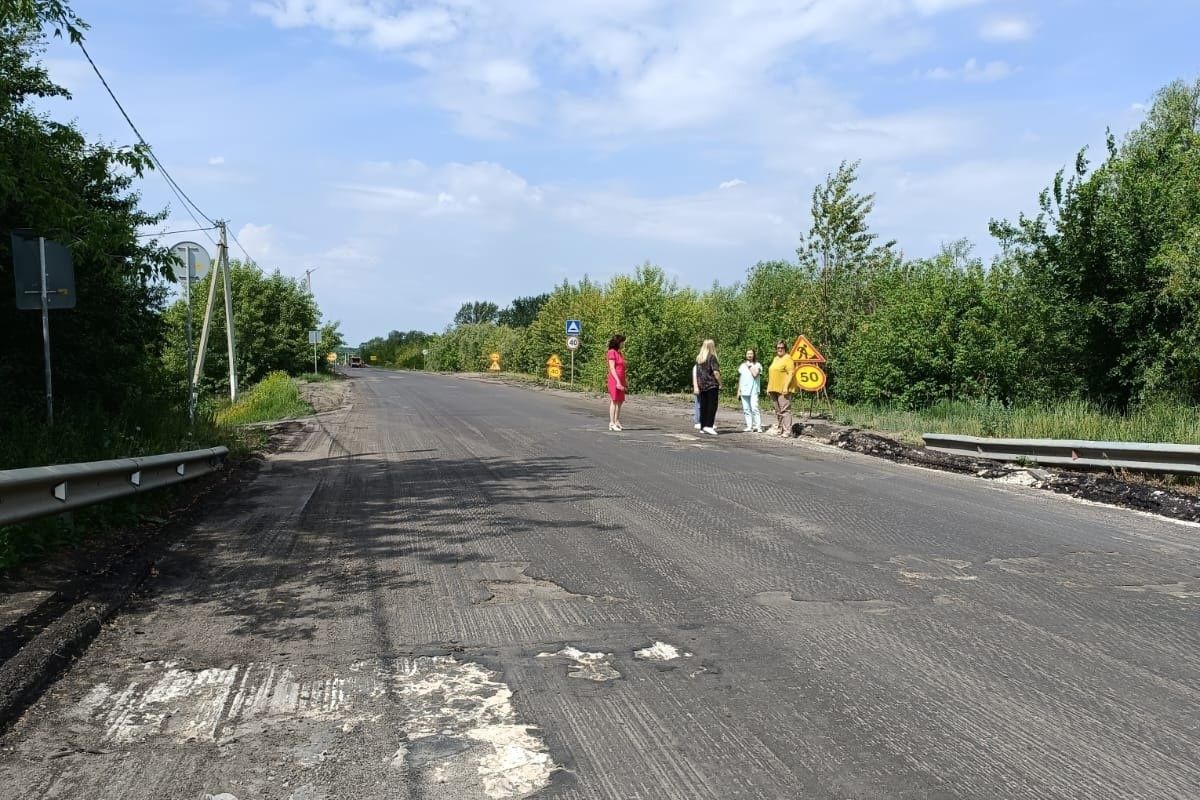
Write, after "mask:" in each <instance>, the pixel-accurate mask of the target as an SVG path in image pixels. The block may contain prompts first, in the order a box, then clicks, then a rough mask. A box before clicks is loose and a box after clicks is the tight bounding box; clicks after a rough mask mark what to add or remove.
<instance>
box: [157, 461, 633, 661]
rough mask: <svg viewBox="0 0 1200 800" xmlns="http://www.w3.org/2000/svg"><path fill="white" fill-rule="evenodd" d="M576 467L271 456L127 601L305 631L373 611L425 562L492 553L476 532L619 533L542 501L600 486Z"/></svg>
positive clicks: (249, 625)
mask: <svg viewBox="0 0 1200 800" xmlns="http://www.w3.org/2000/svg"><path fill="white" fill-rule="evenodd" d="M579 470H580V467H579V462H578V460H576V459H570V458H549V457H543V458H504V457H495V458H465V459H446V458H414V459H405V460H399V461H390V460H387V459H384V458H380V457H378V456H377V455H376V454H371V455H367V456H345V455H342V456H336V457H331V458H326V459H317V460H312V461H298V462H290V463H289V462H278V463H277V464H276V466H275V467H274V468H273V469H272V470H271V471H270V472H268V473H264V474H262V475H260V476H259V478H258V483H259V484H260V485H261V486H260V487H256V486H251V487H249V488H250V491H247V492H243V493H242V495H241V497H240V498H238V499H236V500H231V501H230V502H228V503H227V504H226V505H225V507H224V508H222V509H220V510H219V511H218V512H217V514H216V516H215V517H214V518H211V519H210V522H209V523H208V524H207V525H206V526H205V530H204V531H202V532H200V533H198V534H197V535H196V536H194V537H191V539H190V540H189V542H188V545H187V546H186V547H184V548H182V549H180V550H178V551H176V552H174V553H172V555H171V557H170V558H168V559H166V560H165V561H164V563H162V564H161V565H160V574H159V576H158V581H157V583H156V584H155V586H154V590H153V596H151V595H150V594H148V593H147V594H144V595H143V597H142V598H140V599H139V600H138V601H135V604H134V605H135V607H137V606H141V607H142V608H143V610H149V609H150V608H152V607H169V606H178V605H188V604H196V603H203V604H205V605H206V606H207V607H208V610H209V613H210V614H211V615H215V616H216V617H219V618H220V617H225V618H233V619H235V620H237V624H236V626H235V627H234V628H233V630H231V631H230V632H231V633H233V634H237V635H248V636H254V637H264V638H268V639H272V640H277V641H293V640H311V639H313V638H314V637H316V636H317V635H318V632H319V631H320V629H321V627H322V623H330V622H333V621H337V620H344V619H346V618H349V617H362V616H364V615H369V616H373V617H380V615H383V614H385V613H386V612H385V611H384V607H385V605H386V604H385V602H384V600H383V599H382V598H384V597H387V596H389V595H391V596H394V595H395V594H396V593H398V592H402V591H403V590H406V589H418V588H419V587H422V586H426V585H428V584H429V583H430V575H431V574H432V572H431V568H432V567H435V566H452V565H458V564H465V563H470V562H479V561H490V560H496V559H497V558H498V556H497V552H501V551H498V549H497V548H488V547H487V546H486V543H487V542H488V541H491V540H495V539H497V538H500V537H512V536H520V535H521V534H523V533H529V532H534V531H541V532H544V531H546V530H548V529H562V530H563V531H564V533H572V534H578V533H579V532H581V531H584V532H594V533H596V534H598V535H603V534H605V533H607V532H610V531H613V530H618V529H619V527H618V526H614V525H605V524H602V523H598V522H596V521H595V520H592V519H588V518H586V517H585V516H577V518H574V519H572V518H571V515H563V514H562V513H561V512H548V511H547V509H546V507H547V506H552V505H556V506H561V505H568V506H574V505H578V504H581V503H586V502H588V501H590V500H594V499H598V498H600V497H601V496H602V495H601V493H600V492H598V491H596V490H595V489H592V488H590V487H586V486H585V485H583V483H582V482H581V481H580V479H579V476H578V473H579ZM256 489H258V490H257V491H256ZM564 517H565V518H564ZM481 550H485V551H486V550H490V552H481ZM376 622H377V625H379V626H381V627H383V626H385V620H383V619H382V618H380V619H377V621H376Z"/></svg>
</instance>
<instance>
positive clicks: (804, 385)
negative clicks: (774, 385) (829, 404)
mask: <svg viewBox="0 0 1200 800" xmlns="http://www.w3.org/2000/svg"><path fill="white" fill-rule="evenodd" d="M825 380H826V378H825V370H823V369H821V368H820V367H818V366H817V365H816V364H798V365H797V366H796V385H797V386H798V387H800V389H802V390H803V391H806V392H819V391H821V390H822V389H824V388H825Z"/></svg>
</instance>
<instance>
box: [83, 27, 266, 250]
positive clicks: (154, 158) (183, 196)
mask: <svg viewBox="0 0 1200 800" xmlns="http://www.w3.org/2000/svg"><path fill="white" fill-rule="evenodd" d="M76 44H78V45H79V49H80V50H81V51H82V52H83V56H84V58H86V59H87V61H88V64H90V65H91V66H92V71H93V72H95V73H96V77H97V78H99V79H100V83H101V84H103V86H104V89H105V91H107V92H108V96H109V97H111V98H112V101H113V103H115V104H116V106H117V110H118V111H120V112H121V116H122V117H124V118H125V122H127V123H128V124H129V128H130V130H132V131H133V133H134V135H135V136H137V138H138V141H139V142H141V144H142V146H143V147H145V148H146V152H147V153H149V154H150V160H151V162H153V164H154V165H155V166H156V167H157V168H158V171H159V172H160V173H162V176H163V180H165V181H166V182H167V186H169V187H170V188H171V191H172V192H174V193H175V196H176V197H177V198H179V202H180V203H181V204H182V205H183V210H184V211H186V212H187V213H188V216H189V217H191V218H192V221H193V222H195V223H196V227H195V228H193V229H191V230H187V231H173V233H192V232H194V231H203V232H204V235H205V236H206V237H208V240H209V241H210V242H212V243H213V245H214V246H216V244H217V242H216V240H215V239H213V237H212V235H211V234H210V233H209V231H210V230H213V229H214V228H216V227H219V226H218V225H217V223H216V221H215V220H213V218H212V217H210V216H208V215H207V214H205V213H204V211H203V210H202V209H201V208H200V206H198V205H196V202H195V201H194V200H192V198H191V197H189V196H188V193H187V192H185V191H184V190H183V187H182V186H180V185H179V183H178V181H176V180H175V178H173V177H172V176H171V173H170V172H168V171H167V168H166V167H165V166H163V163H162V161H160V160H159V158H158V155H157V154H155V152H154V148H153V147H151V146H150V143H149V142H147V141H146V137H144V136H142V132H141V131H139V130H138V129H137V126H136V125H134V124H133V120H132V119H130V117H129V114H128V113H127V112H126V111H125V107H124V106H122V105H121V101H120V100H118V99H117V95H116V93H115V92H113V90H112V87H111V86H109V85H108V81H107V80H105V79H104V75H103V74H102V73H101V72H100V68H99V67H98V66H96V62H95V61H93V60H92V56H91V54H90V53H88V51H87V48H86V47H84V46H83V41H82V40H79V41H77V42H76ZM192 209H195V210H196V213H195V214H193V213H192ZM196 214H199V215H200V216H201V217H202V218H203V219H204V220H205V221H206V222H207V223H208V224H209V227H204V226H203V224H202V223H201V222H200V220H199V219H197V218H196ZM227 232H228V233H229V236H230V238H232V239H233V241H234V242H235V243H236V244H237V246H238V249H240V250H241V251H242V254H243V255H245V256H246V258H247V259H248V260H249V261H250V262H251V263H258V262H257V261H256V260H255V258H254V256H252V255H250V252H249V251H248V250H246V247H245V245H243V244H242V243H241V242H240V241H238V238H237V236H236V235H234V233H233V232H232V231H227ZM150 235H154V234H150ZM159 235H162V236H166V235H169V234H166V233H164V234H159Z"/></svg>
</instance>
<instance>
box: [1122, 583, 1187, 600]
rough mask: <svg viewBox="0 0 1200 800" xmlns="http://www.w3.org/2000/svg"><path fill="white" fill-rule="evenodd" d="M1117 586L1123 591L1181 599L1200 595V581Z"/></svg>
mask: <svg viewBox="0 0 1200 800" xmlns="http://www.w3.org/2000/svg"><path fill="white" fill-rule="evenodd" d="M1117 588H1118V589H1120V590H1121V591H1123V592H1139V593H1145V592H1152V593H1155V594H1165V595H1167V596H1168V597H1174V598H1177V599H1179V600H1187V599H1190V598H1193V597H1200V583H1158V584H1145V585H1143V586H1118V587H1117Z"/></svg>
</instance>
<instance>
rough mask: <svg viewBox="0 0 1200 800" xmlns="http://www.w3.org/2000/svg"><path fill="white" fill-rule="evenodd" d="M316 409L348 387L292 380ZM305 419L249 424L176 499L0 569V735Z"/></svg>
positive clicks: (348, 394)
mask: <svg viewBox="0 0 1200 800" xmlns="http://www.w3.org/2000/svg"><path fill="white" fill-rule="evenodd" d="M300 393H301V396H302V397H304V399H305V400H306V401H307V402H308V403H310V404H311V405H312V406H313V408H314V411H315V413H317V414H322V413H325V412H328V411H332V410H335V409H338V408H341V407H343V406H346V405H348V404H350V403H351V402H352V398H353V385H352V382H351V381H345V380H339V381H329V382H321V383H306V384H300ZM312 420H313V418H312V417H308V418H301V419H293V420H283V421H280V422H269V423H258V424H255V425H253V426H248V427H252V428H254V429H255V430H256V431H257V432H258V435H259V437H260V445H259V447H258V452H257V453H256V454H254V455H251V456H249V457H247V458H244V459H242V460H239V461H233V462H230V463H228V464H227V465H226V469H224V470H221V471H220V472H217V473H214V474H212V475H209V476H206V477H204V478H200V479H198V480H195V481H191V482H188V483H184V484H180V485H179V486H177V487H174V488H172V489H169V490H165V491H172V492H174V493H175V494H174V496H175V502H173V503H172V504H171V505H170V507H169V509H168V510H167V511H165V512H163V513H161V514H160V515H159V516H157V517H152V518H147V519H144V520H142V521H141V522H139V523H138V524H135V525H129V526H125V527H121V528H117V529H114V530H112V531H108V532H106V533H105V534H104V535H103V536H101V537H96V538H92V539H88V540H86V541H83V542H80V543H79V544H76V545H73V546H71V547H68V548H64V549H61V550H58V551H55V552H53V553H50V554H47V555H46V556H45V557H44V558H41V559H37V560H34V561H30V562H28V563H25V564H22V565H20V566H18V567H15V568H13V569H11V570H8V571H5V572H3V573H0V729H3V728H4V727H6V726H7V725H8V724H10V723H11V722H12V721H13V720H14V719H16V718H17V717H18V716H19V715H20V714H21V713H22V712H23V710H24V709H25V708H27V707H28V706H29V705H30V704H31V703H32V702H33V701H34V700H36V699H37V697H38V696H39V695H40V694H41V692H42V691H44V689H45V687H46V686H48V685H49V684H50V683H52V682H53V681H54V680H56V679H57V677H58V675H60V674H61V673H62V672H63V671H64V670H66V669H67V668H68V667H69V666H70V664H71V663H72V661H73V660H74V659H75V658H76V657H77V656H78V654H79V653H81V652H82V651H83V650H84V649H85V648H86V647H87V645H88V643H89V642H90V641H91V640H92V638H93V637H95V635H96V634H97V633H98V632H99V631H100V628H101V626H102V625H103V624H104V622H105V621H106V620H107V619H108V618H109V617H110V616H111V615H112V614H113V613H115V612H116V611H117V610H118V609H119V608H120V607H121V605H122V604H123V603H124V602H125V601H126V600H127V599H128V597H129V596H130V594H131V593H132V592H133V591H134V590H135V589H136V588H137V586H138V585H139V584H141V583H142V581H144V580H145V579H146V577H147V576H149V575H151V574H152V572H153V570H154V569H155V564H156V563H157V562H158V560H159V559H161V558H162V557H163V556H164V555H165V554H166V553H167V552H168V550H169V548H171V547H172V546H173V545H175V544H176V543H177V542H179V541H180V540H181V539H182V538H183V537H184V536H186V535H187V533H188V532H189V531H190V530H191V528H192V526H194V524H195V523H196V522H197V520H200V519H202V518H203V517H204V516H205V515H206V514H208V513H209V512H210V511H211V509H212V508H214V507H215V506H216V505H217V504H220V503H224V502H227V501H228V500H229V499H230V498H232V497H236V496H237V495H238V494H240V493H242V492H246V491H248V490H249V487H250V486H251V485H252V484H253V482H254V477H255V475H256V474H257V473H258V470H259V469H260V467H261V466H262V464H263V463H264V461H265V459H266V458H267V457H269V454H271V453H277V452H281V451H286V450H288V449H290V448H292V447H293V446H294V445H295V443H296V442H297V441H300V440H301V439H302V438H303V437H304V436H305V432H306V430H307V429H308V428H309V427H311V425H312V424H313V422H312Z"/></svg>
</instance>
